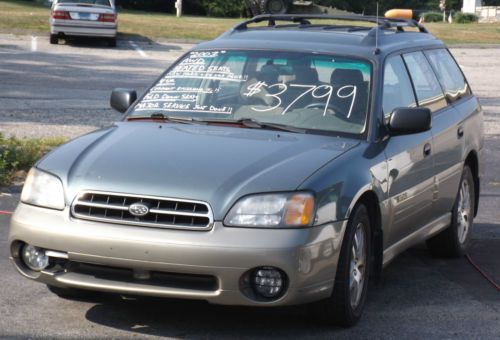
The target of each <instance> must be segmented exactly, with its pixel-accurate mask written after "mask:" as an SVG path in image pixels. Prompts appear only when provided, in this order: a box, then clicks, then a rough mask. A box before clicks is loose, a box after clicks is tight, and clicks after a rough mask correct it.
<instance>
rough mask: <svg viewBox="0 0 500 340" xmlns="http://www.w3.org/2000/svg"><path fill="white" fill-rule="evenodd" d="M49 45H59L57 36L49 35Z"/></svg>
mask: <svg viewBox="0 0 500 340" xmlns="http://www.w3.org/2000/svg"><path fill="white" fill-rule="evenodd" d="M50 43H51V44H52V45H57V44H59V36H58V35H57V34H51V35H50Z"/></svg>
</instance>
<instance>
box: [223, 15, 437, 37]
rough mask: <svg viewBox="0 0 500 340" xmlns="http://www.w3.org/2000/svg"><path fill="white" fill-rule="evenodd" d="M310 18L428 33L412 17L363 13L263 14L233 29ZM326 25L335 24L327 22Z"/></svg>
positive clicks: (301, 23)
mask: <svg viewBox="0 0 500 340" xmlns="http://www.w3.org/2000/svg"><path fill="white" fill-rule="evenodd" d="M310 20H343V21H364V22H371V23H375V24H378V26H376V27H374V28H373V29H387V28H396V30H397V31H398V32H404V28H405V27H414V28H418V30H419V32H421V33H429V32H428V31H427V29H426V28H425V27H424V26H422V25H420V24H419V23H418V22H417V21H416V20H413V19H398V18H384V17H374V16H365V15H314V14H282V15H273V14H263V15H258V16H256V17H253V18H251V19H249V20H247V21H244V22H242V23H240V24H238V25H236V26H235V27H234V28H233V29H234V30H237V31H238V30H246V29H247V28H248V25H249V24H256V23H260V22H265V21H267V23H268V24H267V26H268V27H276V26H277V25H276V22H277V21H286V22H292V23H297V26H298V27H300V26H309V25H312V24H311V22H310ZM328 26H337V25H333V24H332V25H330V24H329V25H328ZM373 29H372V30H373Z"/></svg>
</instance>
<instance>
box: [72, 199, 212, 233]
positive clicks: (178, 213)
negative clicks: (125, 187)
mask: <svg viewBox="0 0 500 340" xmlns="http://www.w3.org/2000/svg"><path fill="white" fill-rule="evenodd" d="M136 203H140V204H142V205H145V206H146V207H147V208H148V212H147V214H145V215H144V216H136V215H134V214H132V213H131V211H130V206H131V205H135V204H136ZM71 212H72V215H73V217H76V218H81V219H84V220H90V221H101V222H111V223H119V224H128V225H137V226H145V227H156V228H172V229H188V230H208V229H210V228H211V227H212V223H213V217H212V211H211V209H210V206H209V205H208V204H207V203H205V202H199V201H191V200H181V199H174V198H163V197H151V196H138V195H131V194H117V193H107V192H88V191H85V192H82V193H80V194H79V195H78V196H77V198H76V199H75V201H74V202H73V205H72V207H71Z"/></svg>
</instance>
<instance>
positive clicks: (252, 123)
mask: <svg viewBox="0 0 500 340" xmlns="http://www.w3.org/2000/svg"><path fill="white" fill-rule="evenodd" d="M235 122H237V123H239V124H241V125H244V126H245V127H249V128H258V129H266V128H270V129H275V130H282V131H288V132H294V133H306V132H307V130H306V129H301V128H297V127H295V126H290V125H285V124H278V123H267V122H261V121H259V120H257V119H253V118H240V119H238V120H236V121H235Z"/></svg>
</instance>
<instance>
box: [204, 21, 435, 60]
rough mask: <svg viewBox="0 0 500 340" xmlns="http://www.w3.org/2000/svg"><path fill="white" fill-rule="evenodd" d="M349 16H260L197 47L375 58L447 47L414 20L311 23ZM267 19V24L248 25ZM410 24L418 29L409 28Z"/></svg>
mask: <svg viewBox="0 0 500 340" xmlns="http://www.w3.org/2000/svg"><path fill="white" fill-rule="evenodd" d="M338 18H341V19H338ZM346 18H349V19H346ZM350 18H352V17H346V16H315V15H303V16H301V15H282V16H273V15H264V16H259V17H255V18H253V19H251V20H249V21H245V22H243V23H241V24H239V25H237V26H236V27H234V28H233V29H231V30H229V31H228V32H226V33H225V34H223V35H221V36H220V37H219V38H217V39H215V40H212V41H209V42H206V43H202V44H200V45H199V46H198V48H197V49H221V48H222V49H226V48H227V49H272V50H284V51H300V52H316V53H321V52H323V53H334V54H341V55H352V56H359V57H365V58H368V59H373V58H376V57H377V56H378V57H380V56H384V55H387V54H390V53H392V52H395V51H399V50H404V49H410V48H415V47H445V45H444V43H443V42H442V41H441V40H439V39H437V38H436V37H434V36H433V35H432V34H430V33H428V32H427V30H426V29H425V28H424V27H423V26H421V25H420V24H418V23H417V22H415V21H413V20H411V21H410V20H388V19H383V18H374V17H363V16H355V17H353V19H352V20H353V21H368V22H374V23H376V25H375V26H373V27H367V26H359V24H358V25H349V24H347V25H338V24H335V25H332V24H316V23H315V24H311V23H310V21H309V19H334V20H335V19H337V20H351V19H350ZM266 21H267V22H268V25H267V26H255V27H252V26H249V24H254V23H260V22H266ZM278 21H285V22H287V24H285V25H277V24H276V23H277V22H278ZM290 22H291V23H290ZM410 27H411V28H416V29H417V30H418V31H409V30H407V28H410ZM375 51H376V53H374V52H375Z"/></svg>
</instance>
